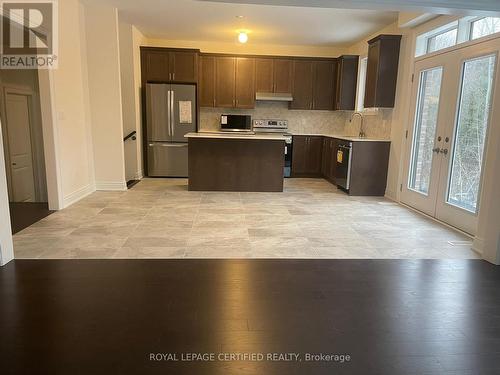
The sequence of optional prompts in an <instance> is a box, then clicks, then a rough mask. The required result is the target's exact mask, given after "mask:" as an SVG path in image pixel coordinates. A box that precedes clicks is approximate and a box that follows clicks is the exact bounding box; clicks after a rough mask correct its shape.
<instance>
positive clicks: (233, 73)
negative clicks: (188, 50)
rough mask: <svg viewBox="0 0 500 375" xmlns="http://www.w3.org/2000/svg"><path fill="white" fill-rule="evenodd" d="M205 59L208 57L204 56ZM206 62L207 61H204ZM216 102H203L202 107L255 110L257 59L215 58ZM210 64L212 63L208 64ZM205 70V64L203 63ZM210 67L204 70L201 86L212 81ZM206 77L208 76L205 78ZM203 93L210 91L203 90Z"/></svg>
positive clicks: (208, 93) (203, 88)
mask: <svg viewBox="0 0 500 375" xmlns="http://www.w3.org/2000/svg"><path fill="white" fill-rule="evenodd" d="M203 58H204V59H205V58H206V56H203ZM203 61H205V60H203ZM214 61H215V91H214V96H215V98H214V100H212V103H215V104H211V102H210V100H209V99H207V100H202V101H201V102H200V105H201V106H215V107H221V108H254V106H255V59H253V58H249V57H231V56H215V57H214ZM208 64H210V63H208ZM202 69H203V63H202ZM210 72H211V69H210V67H207V69H206V70H205V69H203V70H202V77H201V84H202V85H204V82H209V81H210V74H211V73H210ZM205 75H206V76H205ZM201 92H202V93H204V92H207V96H208V95H210V90H208V89H207V88H206V87H202V88H201Z"/></svg>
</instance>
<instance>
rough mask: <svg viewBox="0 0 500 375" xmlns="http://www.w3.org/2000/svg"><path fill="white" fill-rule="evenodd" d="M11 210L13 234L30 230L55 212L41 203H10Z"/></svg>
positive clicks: (46, 204)
mask: <svg viewBox="0 0 500 375" xmlns="http://www.w3.org/2000/svg"><path fill="white" fill-rule="evenodd" d="M9 210H10V222H11V226H12V234H16V233H17V232H20V231H22V230H23V229H25V228H28V227H29V226H30V225H33V224H34V223H36V222H37V221H40V220H42V219H43V218H44V217H46V216H49V215H50V214H51V213H53V212H54V211H50V210H49V205H48V203H41V202H15V203H14V202H10V203H9Z"/></svg>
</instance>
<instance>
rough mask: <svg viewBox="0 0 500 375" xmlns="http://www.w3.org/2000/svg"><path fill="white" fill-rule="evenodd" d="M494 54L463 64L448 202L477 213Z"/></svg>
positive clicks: (491, 89) (491, 88)
mask: <svg viewBox="0 0 500 375" xmlns="http://www.w3.org/2000/svg"><path fill="white" fill-rule="evenodd" d="M495 60H496V58H495V56H487V57H482V58H479V59H474V60H469V61H466V62H465V63H464V67H463V77H462V88H461V97H460V105H459V110H458V120H457V125H456V130H455V140H454V148H453V149H454V151H453V156H452V157H453V159H452V167H451V173H450V183H449V191H448V199H447V202H448V203H451V204H453V205H455V206H458V207H461V208H463V209H466V210H468V211H472V212H476V211H477V203H478V194H479V184H480V181H481V168H482V165H483V151H484V143H485V138H486V130H487V127H488V118H489V114H490V106H491V98H492V91H493V76H494V70H495Z"/></svg>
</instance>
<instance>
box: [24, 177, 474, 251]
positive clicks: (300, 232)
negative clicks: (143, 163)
mask: <svg viewBox="0 0 500 375" xmlns="http://www.w3.org/2000/svg"><path fill="white" fill-rule="evenodd" d="M14 250H15V257H16V258H48V259H57V258H425V259H429V258H432V259H464V258H465V259H468V258H478V256H477V254H476V253H474V252H473V251H472V250H471V249H470V239H469V238H467V237H465V236H463V235H461V234H460V233H457V232H455V231H453V230H450V229H448V228H447V227H445V226H442V225H440V224H437V223H435V222H434V221H432V220H429V219H427V218H425V217H424V216H421V215H419V214H417V213H415V212H413V211H411V210H409V209H407V208H405V207H403V206H400V205H398V204H396V203H393V202H391V201H389V200H387V199H384V198H371V197H348V196H347V195H346V194H344V193H342V192H340V191H338V190H337V188H336V187H334V186H333V185H331V184H329V183H328V182H326V181H324V180H321V179H287V180H285V192H284V193H217V192H189V191H187V180H185V179H144V180H143V181H141V182H140V183H139V184H138V185H136V186H134V187H133V188H132V189H131V190H128V191H125V192H95V193H93V194H91V195H90V196H88V197H87V198H85V199H83V200H81V201H80V202H78V203H76V204H74V205H73V206H71V207H69V208H67V209H64V210H62V211H59V212H56V213H54V214H52V215H50V216H48V217H46V218H45V219H43V220H41V221H39V222H38V223H36V224H34V225H33V226H31V227H29V228H26V229H25V230H23V231H21V232H19V233H18V234H16V235H15V236H14Z"/></svg>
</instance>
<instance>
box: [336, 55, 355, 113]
mask: <svg viewBox="0 0 500 375" xmlns="http://www.w3.org/2000/svg"><path fill="white" fill-rule="evenodd" d="M337 63H338V67H337V80H336V88H335V110H337V111H354V110H355V109H356V90H357V87H358V63H359V56H358V55H343V56H340V57H339V58H338V60H337Z"/></svg>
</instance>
